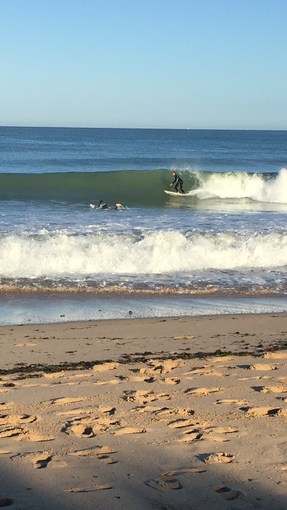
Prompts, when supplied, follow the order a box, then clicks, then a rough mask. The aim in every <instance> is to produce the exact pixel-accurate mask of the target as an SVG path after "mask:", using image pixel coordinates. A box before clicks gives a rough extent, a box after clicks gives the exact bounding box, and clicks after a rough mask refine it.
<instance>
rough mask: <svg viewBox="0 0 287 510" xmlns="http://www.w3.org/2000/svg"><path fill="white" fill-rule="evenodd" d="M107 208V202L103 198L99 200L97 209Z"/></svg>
mask: <svg viewBox="0 0 287 510" xmlns="http://www.w3.org/2000/svg"><path fill="white" fill-rule="evenodd" d="M108 208H109V206H108V204H105V202H104V201H103V200H100V203H99V205H98V209H108Z"/></svg>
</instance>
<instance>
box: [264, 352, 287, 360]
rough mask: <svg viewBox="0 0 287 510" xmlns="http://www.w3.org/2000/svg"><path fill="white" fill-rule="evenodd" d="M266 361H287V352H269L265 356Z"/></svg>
mask: <svg viewBox="0 0 287 510" xmlns="http://www.w3.org/2000/svg"><path fill="white" fill-rule="evenodd" d="M264 358H265V359H286V358H287V352H286V351H285V352H284V351H283V352H282V351H276V352H267V353H266V354H264Z"/></svg>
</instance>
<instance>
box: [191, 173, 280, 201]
mask: <svg viewBox="0 0 287 510" xmlns="http://www.w3.org/2000/svg"><path fill="white" fill-rule="evenodd" d="M197 177H198V179H199V180H200V182H201V185H200V188H199V189H198V190H193V191H191V192H190V193H189V194H190V195H193V196H194V195H195V196H197V197H198V198H199V199H208V198H215V197H217V198H221V199H227V198H235V199H242V198H249V199H251V200H256V201H258V202H266V203H278V204H287V169H286V168H282V169H281V170H280V172H279V173H278V176H277V177H276V178H274V179H270V180H266V178H264V177H263V176H262V174H248V173H245V172H242V173H240V172H237V173H219V174H216V173H213V174H211V175H210V174H208V177H207V176H206V175H205V176H204V175H203V174H202V173H201V174H197Z"/></svg>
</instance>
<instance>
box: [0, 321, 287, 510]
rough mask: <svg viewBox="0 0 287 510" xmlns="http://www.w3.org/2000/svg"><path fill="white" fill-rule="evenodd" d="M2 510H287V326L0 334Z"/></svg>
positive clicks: (149, 325)
mask: <svg viewBox="0 0 287 510" xmlns="http://www.w3.org/2000/svg"><path fill="white" fill-rule="evenodd" d="M0 342H1V353H2V355H1V364H0V369H1V374H0V377H1V380H0V392H1V394H2V395H1V399H0V407H1V409H2V411H1V415H0V462H1V468H2V469H1V481H2V483H1V490H0V494H1V498H2V500H1V498H0V506H1V505H2V506H5V505H6V506H7V505H8V504H11V505H12V508H17V509H21V510H26V509H27V510H28V509H29V510H39V509H40V508H41V509H51V508H55V509H56V508H61V509H65V510H68V509H69V510H70V509H95V508H99V509H102V510H108V509H109V510H110V509H111V508H113V509H115V510H117V509H119V510H120V509H126V508H134V509H137V510H145V509H147V510H152V509H153V510H154V509H156V510H193V509H196V510H198V509H202V510H205V509H206V510H210V508H212V509H215V510H217V509H234V510H236V509H246V510H249V509H253V508H254V509H255V508H257V509H263V510H264V509H269V508H272V509H274V510H282V509H284V508H286V507H287V496H286V493H287V432H286V424H287V365H286V361H287V314H286V313H281V314H268V315H227V316H226V315H225V316H223V315H221V316H205V317H173V318H161V319H155V318H153V319H126V320H103V321H87V322H70V323H59V324H47V325H43V324H41V325H38V326H37V325H32V324H31V325H23V326H2V327H0Z"/></svg>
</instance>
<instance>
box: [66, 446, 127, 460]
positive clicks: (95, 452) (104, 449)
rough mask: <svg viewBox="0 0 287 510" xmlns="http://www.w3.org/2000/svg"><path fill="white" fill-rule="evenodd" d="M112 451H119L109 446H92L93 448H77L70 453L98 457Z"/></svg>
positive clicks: (78, 455)
mask: <svg viewBox="0 0 287 510" xmlns="http://www.w3.org/2000/svg"><path fill="white" fill-rule="evenodd" d="M111 453H117V452H116V450H114V449H113V448H110V447H109V446H92V447H91V448H84V449H83V450H75V451H74V452H71V453H70V455H76V456H77V457H96V458H99V456H101V455H109V454H111Z"/></svg>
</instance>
